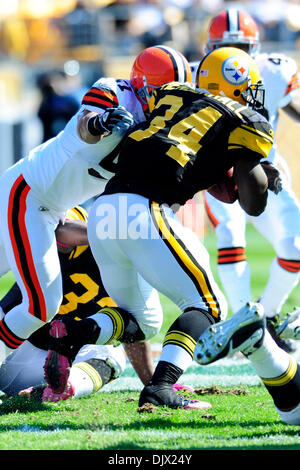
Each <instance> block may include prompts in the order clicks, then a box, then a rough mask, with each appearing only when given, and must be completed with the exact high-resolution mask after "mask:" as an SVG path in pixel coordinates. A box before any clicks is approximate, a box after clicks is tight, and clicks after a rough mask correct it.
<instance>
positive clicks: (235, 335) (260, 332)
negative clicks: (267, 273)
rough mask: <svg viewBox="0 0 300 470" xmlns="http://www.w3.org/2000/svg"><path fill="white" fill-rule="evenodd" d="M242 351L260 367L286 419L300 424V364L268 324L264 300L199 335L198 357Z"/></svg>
mask: <svg viewBox="0 0 300 470" xmlns="http://www.w3.org/2000/svg"><path fill="white" fill-rule="evenodd" d="M236 351H241V352H242V353H243V354H244V355H245V356H246V357H247V359H249V361H251V364H252V365H253V367H254V369H255V370H256V373H257V375H258V376H259V377H260V378H261V380H262V382H263V384H264V385H265V387H266V389H267V390H268V392H269V393H270V395H271V397H272V399H273V401H274V405H275V407H276V409H277V411H278V413H279V414H280V416H281V418H282V420H283V421H284V422H286V423H288V424H297V425H299V424H300V368H299V365H298V364H297V362H296V360H295V358H294V357H292V356H291V355H289V354H288V353H287V352H286V351H284V350H283V349H281V348H280V347H279V346H278V345H277V344H276V343H275V341H274V340H273V338H272V337H271V335H270V333H269V332H268V330H267V329H266V328H265V316H264V311H263V308H262V306H261V305H260V304H250V305H246V306H245V307H244V308H242V309H241V310H240V311H239V312H237V313H236V314H234V315H233V316H232V317H231V318H230V319H229V320H226V321H224V322H221V323H219V324H217V325H214V326H213V327H210V328H208V329H207V330H206V331H205V332H204V333H203V334H202V335H201V336H200V338H199V340H198V343H197V346H196V349H195V360H196V362H198V363H199V364H201V365H204V364H209V363H212V362H214V361H216V360H218V359H221V358H222V357H225V356H226V355H227V354H228V353H229V354H233V353H234V352H236Z"/></svg>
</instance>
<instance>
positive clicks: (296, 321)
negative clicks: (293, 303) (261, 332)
mask: <svg viewBox="0 0 300 470" xmlns="http://www.w3.org/2000/svg"><path fill="white" fill-rule="evenodd" d="M276 333H277V334H278V336H279V337H280V338H283V339H294V340H299V339H300V307H295V309H294V311H293V312H292V313H290V314H289V315H288V316H287V317H286V318H285V319H284V320H283V321H282V323H280V324H279V325H278V327H277V328H276Z"/></svg>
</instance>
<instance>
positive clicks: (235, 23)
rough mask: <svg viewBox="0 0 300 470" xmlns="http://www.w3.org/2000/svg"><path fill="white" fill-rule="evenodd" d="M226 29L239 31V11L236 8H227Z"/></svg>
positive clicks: (231, 31) (232, 31)
mask: <svg viewBox="0 0 300 470" xmlns="http://www.w3.org/2000/svg"><path fill="white" fill-rule="evenodd" d="M226 13H227V30H228V31H229V32H230V33H234V32H236V31H239V29H240V25H239V11H238V10H237V9H236V8H229V9H228V10H227V12H226Z"/></svg>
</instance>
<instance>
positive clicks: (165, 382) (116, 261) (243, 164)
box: [51, 48, 273, 408]
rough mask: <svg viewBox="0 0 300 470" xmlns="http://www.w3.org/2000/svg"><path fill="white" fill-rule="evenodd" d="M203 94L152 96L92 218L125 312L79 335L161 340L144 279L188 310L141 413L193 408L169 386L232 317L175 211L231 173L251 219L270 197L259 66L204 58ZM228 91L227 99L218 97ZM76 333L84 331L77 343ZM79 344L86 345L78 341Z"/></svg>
mask: <svg viewBox="0 0 300 470" xmlns="http://www.w3.org/2000/svg"><path fill="white" fill-rule="evenodd" d="M224 68H225V69H226V71H225V73H224V74H223V72H222V70H224ZM234 75H235V76H236V77H237V78H236V79H233V76H234ZM233 82H235V83H234V84H233ZM197 87H198V88H202V89H206V90H207V89H208V91H205V90H204V91H203V90H202V91H201V90H196V91H195V90H193V89H192V88H190V87H187V86H184V85H181V84H178V83H170V84H168V85H164V86H162V87H160V88H159V89H155V90H154V92H153V90H152V93H153V94H152V97H151V98H150V100H149V109H150V110H151V114H150V117H149V119H148V120H147V121H146V122H145V123H142V124H140V125H139V126H138V127H137V129H136V130H134V131H133V132H132V133H131V134H130V135H129V136H128V138H127V139H126V142H125V145H124V147H123V149H122V151H121V153H120V156H119V164H118V171H117V174H116V176H115V177H114V178H112V179H111V180H110V182H109V183H108V184H107V186H106V189H105V192H104V193H103V195H101V196H100V197H99V198H98V200H97V201H96V202H95V203H94V204H93V206H92V209H91V212H90V217H89V223H88V236H89V241H90V246H91V249H92V252H93V255H94V258H95V260H96V262H97V264H98V265H99V266H101V271H102V280H103V284H104V286H105V288H106V289H107V291H108V292H109V294H110V295H111V296H112V297H113V298H114V299H115V301H116V302H117V304H118V305H119V306H120V307H121V308H122V310H120V309H119V310H118V311H112V310H111V311H110V312H107V311H106V310H105V309H103V310H102V311H100V312H99V313H97V314H96V315H93V316H92V317H90V318H89V319H88V320H85V321H83V322H82V323H83V324H82V325H81V326H82V328H85V327H86V328H87V329H89V328H91V325H93V326H94V327H96V329H95V336H94V341H95V342H96V343H97V344H101V343H105V342H106V340H107V338H112V337H114V338H115V340H120V338H121V339H122V337H124V336H126V337H127V338H130V337H131V339H132V340H133V338H134V339H135V340H138V339H148V338H150V337H151V336H153V335H154V334H155V333H156V330H155V326H154V325H153V324H152V322H151V316H149V308H150V306H151V299H149V298H148V299H147V298H145V297H144V296H143V291H142V289H141V287H142V286H141V282H140V276H141V277H142V278H143V279H144V280H146V281H147V282H148V283H149V284H150V285H152V286H153V287H154V288H156V289H157V290H159V291H160V292H161V293H163V294H164V295H165V296H166V297H168V298H169V299H170V300H171V301H173V302H174V303H175V304H177V305H178V306H179V308H180V310H181V312H182V314H181V315H180V316H179V317H178V318H177V319H176V320H175V322H174V323H173V324H172V325H171V326H170V328H169V330H168V332H167V334H166V336H165V340H164V344H163V351H162V355H161V357H160V361H159V363H158V365H157V367H156V370H155V372H154V374H153V377H152V379H151V381H150V382H149V383H148V384H147V385H146V387H145V388H144V389H143V391H142V393H141V395H140V400H139V404H140V406H142V405H143V404H145V403H146V402H150V403H153V404H155V405H160V406H169V407H172V408H186V407H193V404H192V403H191V402H190V400H188V399H184V398H183V397H180V396H178V395H176V394H175V393H174V391H173V388H172V386H173V384H174V383H175V382H177V380H178V378H179V377H180V376H181V375H182V373H183V372H184V371H185V370H186V369H187V368H188V367H189V365H190V364H191V363H192V361H193V357H194V348H195V345H196V342H197V340H198V338H199V336H200V334H201V333H202V332H203V331H204V330H205V329H206V328H207V327H208V326H209V325H212V324H214V323H217V322H219V321H220V320H221V319H222V318H224V317H225V316H226V313H227V311H226V309H227V305H226V301H225V298H224V296H223V295H222V293H221V291H220V289H219V288H218V286H217V284H216V283H215V281H214V279H213V276H212V273H211V270H210V266H209V255H208V253H207V251H206V249H205V248H204V246H203V245H202V244H201V242H200V241H199V239H198V237H197V236H196V235H195V234H193V232H192V231H191V230H189V229H188V228H186V227H184V226H183V225H182V223H181V221H180V220H179V219H178V218H177V217H176V215H175V214H174V210H176V207H178V204H184V203H185V201H186V200H188V199H190V198H191V197H192V196H193V195H194V194H195V193H196V192H198V191H200V190H203V189H206V188H209V187H210V186H212V185H214V184H215V183H217V182H218V181H222V179H223V178H224V175H225V174H226V172H227V170H228V169H230V168H231V167H234V182H235V183H236V184H237V186H238V188H239V200H240V204H241V205H242V207H243V208H244V209H245V210H246V211H247V213H249V214H251V215H255V216H256V215H258V214H260V213H261V212H262V211H263V210H264V208H265V205H266V200H267V187H268V179H267V176H266V174H265V172H264V170H263V168H262V166H261V165H260V159H261V158H265V157H266V156H267V155H268V153H269V150H270V148H271V146H272V143H273V138H272V134H273V133H272V129H271V127H270V125H269V123H268V122H267V121H266V120H265V119H264V117H263V116H262V115H261V114H259V113H258V112H257V111H256V110H257V109H261V108H262V106H263V92H262V89H261V83H260V76H259V72H258V69H257V66H256V64H255V63H254V61H253V60H252V59H251V57H250V56H249V55H248V54H246V53H245V52H243V51H240V50H238V49H234V48H224V49H222V50H221V49H219V50H218V51H214V52H212V53H211V54H209V55H208V56H207V57H206V59H204V60H203V61H202V63H201V65H200V67H199V70H198V74H197ZM223 87H225V91H226V95H227V97H225V96H222V95H221V92H222V90H223V89H224V88H223ZM210 90H211V92H210ZM232 98H235V99H236V100H237V101H233V100H232ZM124 205H125V206H126V210H124ZM110 208H111V209H112V213H113V214H115V216H114V217H112V218H111V219H110V218H109V216H107V213H106V212H107V211H109V210H110ZM120 215H121V216H120ZM109 230H111V232H110V231H109ZM128 312H130V314H129V313H128ZM108 319H110V322H108ZM88 322H90V323H89V324H87V323H88ZM56 323H58V322H56ZM56 327H57V330H58V325H56ZM73 328H74V322H73V323H72V324H71V323H67V324H66V325H64V326H63V327H62V329H61V335H60V336H61V338H60V339H59V340H56V338H55V337H54V336H55V335H54V334H53V333H52V334H53V340H52V345H51V346H52V348H53V350H56V355H57V356H58V357H65V355H68V350H69V348H70V343H69V342H68V334H69V331H70V332H71V331H72V330H73ZM79 335H80V332H79V331H78V335H77V336H76V337H77V339H78V341H79V339H80V338H79ZM62 340H63V341H62ZM64 341H65V350H64V349H63V347H62V343H63V342H64ZM79 346H80V341H79V342H78V344H77V345H74V344H73V347H75V348H78V347H79ZM56 363H57V364H59V361H58V360H56ZM195 407H197V404H195Z"/></svg>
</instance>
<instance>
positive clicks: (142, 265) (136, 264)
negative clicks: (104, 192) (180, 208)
mask: <svg viewBox="0 0 300 470" xmlns="http://www.w3.org/2000/svg"><path fill="white" fill-rule="evenodd" d="M122 197H124V196H122ZM126 203H127V205H128V212H127V213H125V214H124V213H123V214H122V217H120V214H119V204H120V201H119V198H118V195H114V196H111V197H107V196H102V197H100V199H99V200H98V201H97V203H96V204H94V206H93V208H92V210H91V212H90V217H89V227H88V233H89V239H90V245H91V249H92V251H93V255H94V258H95V260H96V262H97V263H98V265H99V266H101V275H102V280H103V284H104V286H105V289H106V290H107V292H108V293H109V295H110V296H111V297H112V298H113V299H114V300H115V302H116V303H117V305H118V306H119V307H118V308H106V309H102V310H101V311H100V312H99V313H98V314H96V315H93V316H92V317H90V318H89V319H87V320H86V321H82V322H80V328H81V330H82V329H83V328H82V327H83V326H84V324H86V323H87V322H91V323H90V325H92V324H93V323H94V324H95V323H96V324H97V326H98V330H97V333H96V336H97V338H96V339H95V342H98V343H99V342H100V343H101V342H102V343H109V342H112V341H114V340H116V339H118V340H121V341H122V340H123V341H124V342H130V341H134V340H135V341H136V340H142V339H147V338H150V337H151V336H153V335H154V334H155V333H157V331H158V329H159V328H160V326H161V307H160V306H159V307H158V302H157V301H158V294H157V291H156V290H155V289H153V287H154V288H157V289H159V290H160V291H161V292H162V293H163V294H164V295H165V296H167V297H169V298H170V299H171V300H172V301H173V302H174V303H176V304H177V305H178V306H179V307H180V309H181V310H182V311H183V312H184V313H183V315H182V316H181V317H180V319H178V320H176V321H175V322H174V325H173V327H171V328H170V330H169V332H168V335H167V339H166V342H165V344H164V351H163V356H162V358H163V360H162V361H160V365H159V367H158V369H157V370H158V372H157V373H156V372H155V374H154V381H155V382H159V384H160V385H159V388H163V390H161V393H162V395H165V397H163V398H162V400H163V401H164V400H166V403H164V404H167V405H169V406H174V407H178V406H180V407H183V406H185V403H186V402H185V401H184V400H183V399H182V398H181V397H177V395H176V394H175V392H173V389H172V386H173V384H174V383H175V382H176V381H177V379H178V378H179V377H180V375H181V374H182V373H183V371H184V370H185V369H186V368H187V367H188V366H189V365H190V364H191V362H192V360H193V349H194V346H195V343H196V339H197V337H198V336H199V335H200V334H201V331H203V330H204V329H205V328H206V327H207V326H208V325H209V324H211V323H213V322H214V321H218V320H219V319H220V316H221V306H220V303H222V307H223V308H222V310H223V313H224V311H225V310H226V307H224V304H226V302H225V299H224V298H223V296H222V294H221V292H220V291H219V289H218V287H217V286H216V284H215V282H214V279H213V277H212V275H211V272H210V269H209V257H208V253H207V251H206V250H205V249H204V247H203V246H202V245H201V244H200V242H199V240H198V238H197V237H196V236H195V235H194V234H192V232H191V231H190V230H188V229H185V228H184V227H183V226H182V223H181V222H180V221H179V219H178V218H177V217H176V216H174V213H173V212H172V211H171V210H167V209H166V211H167V212H168V213H166V212H165V211H164V210H162V211H161V210H160V208H159V207H158V206H157V205H156V207H155V209H154V210H153V207H150V206H149V202H148V201H147V200H146V199H145V198H141V197H138V196H135V195H127V199H126ZM104 204H106V208H107V207H109V208H111V207H113V208H114V211H113V212H114V214H113V220H112V222H111V224H112V226H113V227H114V228H115V224H116V223H117V224H118V223H121V226H119V227H117V235H118V236H116V233H114V234H112V233H111V234H110V236H109V237H107V238H106V237H105V235H106V234H105V233H104V232H103V227H104V224H103V223H102V222H103V220H102V218H101V216H100V212H99V211H101V210H103V209H104ZM128 214H134V215H133V217H128V219H127V216H128ZM124 224H125V225H124ZM134 227H135V228H134ZM137 227H138V234H137V232H136V230H135V229H136V228H137ZM106 228H107V220H106ZM124 230H125V234H124ZM120 234H122V236H120ZM141 234H142V235H141ZM112 235H114V236H112ZM137 235H138V236H137ZM187 245H188V246H187ZM200 260H201V264H200ZM152 286H153V287H152ZM220 299H222V300H221V301H220ZM158 311H159V315H158ZM128 312H130V313H128ZM133 320H134V321H133ZM84 322H85V323H84ZM136 324H137V325H138V326H139V329H137V328H136ZM140 332H142V333H143V337H141V336H140ZM137 333H139V337H137ZM65 338H66V341H67V338H68V335H66V336H65ZM60 344H61V340H60ZM171 358H172V359H171ZM171 360H172V361H173V362H170V361H171ZM60 375H61V374H60ZM165 382H167V385H166V387H165V386H164V385H162V384H163V383H164V384H165ZM155 386H156V385H155ZM165 388H167V390H165ZM156 395H157V393H156ZM160 404H163V403H160ZM189 404H190V403H189V402H187V405H189ZM201 405H202V404H201ZM194 406H196V405H194Z"/></svg>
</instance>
